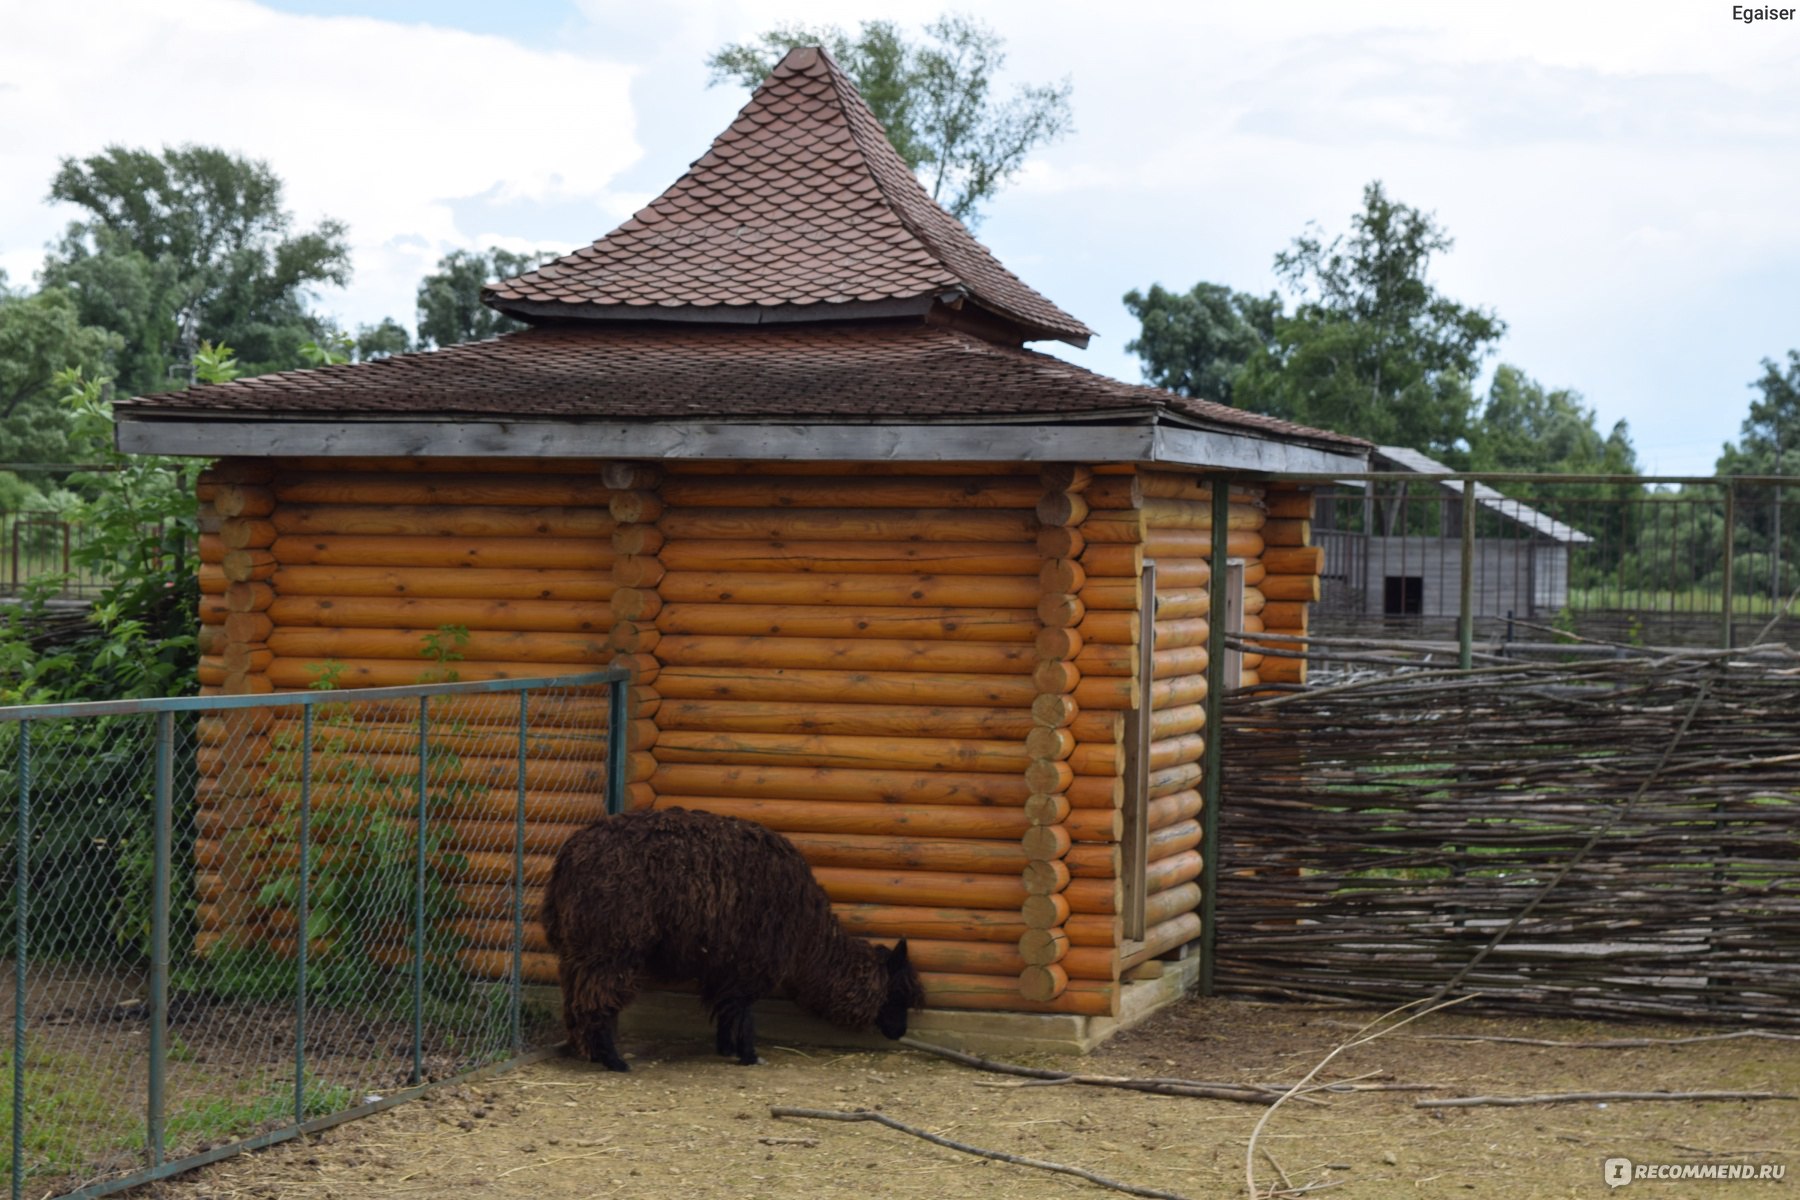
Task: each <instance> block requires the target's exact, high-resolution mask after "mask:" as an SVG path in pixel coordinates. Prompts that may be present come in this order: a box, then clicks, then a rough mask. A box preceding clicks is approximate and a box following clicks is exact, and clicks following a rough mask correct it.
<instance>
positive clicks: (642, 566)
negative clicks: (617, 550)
mask: <svg viewBox="0 0 1800 1200" xmlns="http://www.w3.org/2000/svg"><path fill="white" fill-rule="evenodd" d="M667 574H668V568H667V567H665V566H664V565H663V561H662V559H661V558H659V557H657V556H656V555H652V554H626V555H622V556H620V557H618V558H616V559H614V560H613V564H612V580H613V582H614V583H616V584H618V585H619V586H620V587H621V588H654V587H656V586H657V585H658V584H660V583H661V582H662V580H663V578H664V577H665V576H666V575H667ZM658 594H659V595H660V592H659V593H658Z"/></svg>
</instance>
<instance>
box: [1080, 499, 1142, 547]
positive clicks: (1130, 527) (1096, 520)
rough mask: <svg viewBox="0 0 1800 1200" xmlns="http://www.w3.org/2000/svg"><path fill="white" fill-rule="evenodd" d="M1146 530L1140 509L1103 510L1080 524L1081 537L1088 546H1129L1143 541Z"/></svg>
mask: <svg viewBox="0 0 1800 1200" xmlns="http://www.w3.org/2000/svg"><path fill="white" fill-rule="evenodd" d="M1148 528H1149V526H1148V525H1147V524H1146V523H1145V521H1144V510H1143V509H1141V508H1139V509H1105V510H1102V511H1101V512H1098V513H1093V514H1091V515H1090V516H1089V517H1088V518H1087V519H1086V520H1085V521H1083V522H1081V536H1082V537H1083V538H1084V539H1086V541H1087V544H1088V545H1090V546H1093V545H1106V546H1131V545H1138V544H1141V543H1142V542H1143V541H1144V536H1145V532H1146V531H1147V530H1148Z"/></svg>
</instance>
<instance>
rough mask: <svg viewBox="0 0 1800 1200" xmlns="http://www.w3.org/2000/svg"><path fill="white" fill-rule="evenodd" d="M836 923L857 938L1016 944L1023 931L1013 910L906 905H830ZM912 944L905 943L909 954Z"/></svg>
mask: <svg viewBox="0 0 1800 1200" xmlns="http://www.w3.org/2000/svg"><path fill="white" fill-rule="evenodd" d="M831 910H832V912H834V913H836V914H837V918H838V923H839V924H841V925H843V927H844V928H845V929H847V930H849V931H850V932H851V933H854V934H856V935H857V936H859V937H905V938H913V937H917V938H929V939H932V940H936V941H952V942H1003V943H1008V944H1014V943H1017V942H1018V940H1019V939H1020V938H1021V937H1023V936H1024V935H1025V933H1026V927H1025V922H1024V920H1023V919H1021V918H1020V916H1019V914H1018V913H1016V912H1007V911H1005V910H996V909H982V908H935V907H926V906H924V905H909V904H833V905H832V906H831ZM911 950H912V943H911V942H910V941H909V942H908V943H907V951H908V954H909V955H910V953H911Z"/></svg>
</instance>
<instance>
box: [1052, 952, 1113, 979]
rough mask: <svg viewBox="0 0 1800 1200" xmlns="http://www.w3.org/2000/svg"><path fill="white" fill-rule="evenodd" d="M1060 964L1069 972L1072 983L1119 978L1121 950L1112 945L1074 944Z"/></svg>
mask: <svg viewBox="0 0 1800 1200" xmlns="http://www.w3.org/2000/svg"><path fill="white" fill-rule="evenodd" d="M1058 965H1060V966H1061V967H1062V969H1063V970H1064V971H1065V972H1067V973H1068V976H1069V983H1070V984H1071V985H1074V984H1076V983H1080V982H1083V981H1096V982H1098V981H1116V980H1117V979H1118V978H1119V952H1118V951H1117V950H1116V949H1114V948H1113V947H1111V946H1072V947H1070V949H1069V952H1068V953H1067V954H1065V955H1063V959H1062V962H1061V963H1060V964H1058Z"/></svg>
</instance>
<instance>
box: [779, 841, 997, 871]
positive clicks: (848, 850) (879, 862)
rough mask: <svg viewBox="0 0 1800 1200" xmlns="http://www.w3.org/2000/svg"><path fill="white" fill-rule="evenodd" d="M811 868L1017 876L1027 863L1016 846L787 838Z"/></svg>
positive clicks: (975, 843)
mask: <svg viewBox="0 0 1800 1200" xmlns="http://www.w3.org/2000/svg"><path fill="white" fill-rule="evenodd" d="M786 836H787V839H788V841H790V842H792V843H793V844H794V846H795V847H796V848H797V849H798V850H799V851H800V853H801V854H802V855H803V856H804V857H805V858H806V861H807V862H808V863H809V864H811V865H812V866H815V867H863V868H868V869H871V870H879V871H966V872H970V873H972V874H979V875H1017V874H1019V873H1020V872H1021V871H1022V870H1024V869H1025V866H1026V864H1027V863H1028V862H1030V861H1031V860H1030V859H1027V858H1026V857H1025V852H1024V850H1023V849H1021V848H1020V846H1019V844H1018V843H1017V842H997V841H986V840H979V839H975V838H920V837H896V836H892V835H888V834H872V833H808V832H803V831H800V830H791V831H789V832H788V833H787V835H786Z"/></svg>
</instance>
